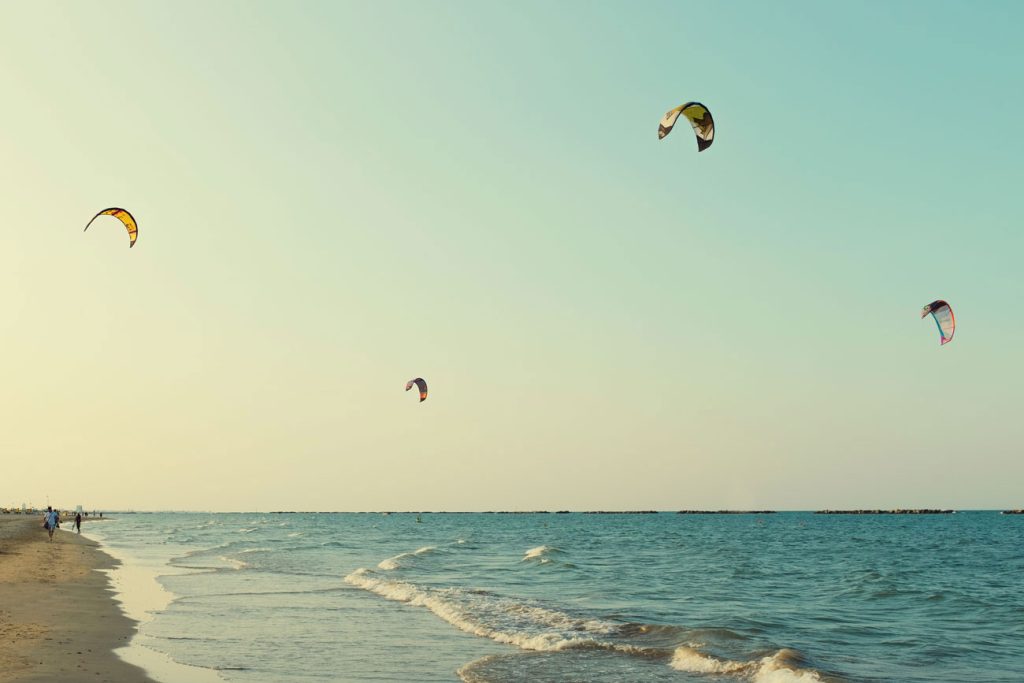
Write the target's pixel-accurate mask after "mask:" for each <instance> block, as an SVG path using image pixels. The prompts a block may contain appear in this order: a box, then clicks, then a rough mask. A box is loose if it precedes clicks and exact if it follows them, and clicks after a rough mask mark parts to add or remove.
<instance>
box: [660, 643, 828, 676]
mask: <svg viewBox="0 0 1024 683" xmlns="http://www.w3.org/2000/svg"><path fill="white" fill-rule="evenodd" d="M796 659H797V657H796V653H795V652H793V651H792V650H786V649H783V650H779V651H778V652H776V653H775V654H772V655H769V656H767V657H762V658H760V659H754V660H750V661H745V662H737V661H732V660H728V659H721V658H718V657H714V656H712V655H709V654H706V653H703V652H701V651H699V650H698V649H697V648H695V647H691V646H689V645H682V646H680V647H678V648H676V650H675V652H674V653H673V654H672V660H671V661H670V662H669V666H671V667H672V668H673V669H676V670H678V671H686V672H688V673H699V674H735V675H742V676H744V677H745V678H748V679H749V680H750V681H752V683H820V681H821V680H822V679H821V677H820V676H819V675H818V672H817V671H814V670H813V669H805V668H801V667H800V666H798V665H797V664H796V663H795V661H796Z"/></svg>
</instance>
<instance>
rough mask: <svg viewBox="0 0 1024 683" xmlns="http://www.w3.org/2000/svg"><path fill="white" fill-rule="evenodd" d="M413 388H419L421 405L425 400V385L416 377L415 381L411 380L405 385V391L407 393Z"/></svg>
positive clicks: (420, 378)
mask: <svg viewBox="0 0 1024 683" xmlns="http://www.w3.org/2000/svg"><path fill="white" fill-rule="evenodd" d="M414 386H417V387H419V388H420V403H423V402H424V401H426V400H427V383H426V382H425V381H423V378H422V377H417V378H416V379H411V380H409V381H408V382H406V383H405V390H406V391H409V390H410V389H412V388H413V387H414Z"/></svg>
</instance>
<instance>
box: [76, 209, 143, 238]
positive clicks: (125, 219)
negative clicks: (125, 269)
mask: <svg viewBox="0 0 1024 683" xmlns="http://www.w3.org/2000/svg"><path fill="white" fill-rule="evenodd" d="M100 216H113V217H114V218H116V219H117V220H119V221H121V223H122V224H123V225H124V227H125V229H127V230H128V239H130V240H131V244H129V245H128V247H129V248H131V247H134V246H135V238H136V237H138V236H139V225H138V223H136V222H135V217H134V216H132V215H131V214H130V213H128V210H127V209H118V208H116V207H114V208H111V209H103V210H102V211H100V212H99V213H98V214H96V215H95V216H93V217H92V220H90V221H89V222H88V223H86V224H85V229H86V230H88V229H89V226H90V225H92V221H94V220H96V219H97V218H99V217H100ZM83 232H84V231H83Z"/></svg>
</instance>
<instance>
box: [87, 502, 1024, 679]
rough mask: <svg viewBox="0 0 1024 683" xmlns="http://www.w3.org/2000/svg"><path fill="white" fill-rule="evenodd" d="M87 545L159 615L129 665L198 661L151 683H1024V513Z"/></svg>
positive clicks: (417, 530)
mask: <svg viewBox="0 0 1024 683" xmlns="http://www.w3.org/2000/svg"><path fill="white" fill-rule="evenodd" d="M86 531H87V534H89V535H91V536H93V537H94V538H97V539H99V540H100V541H101V542H102V543H103V544H104V545H105V546H106V547H107V548H108V549H109V550H110V551H111V552H112V553H114V554H115V555H116V556H117V557H119V558H120V559H122V561H123V562H124V564H123V566H122V568H121V569H120V570H118V571H119V572H120V574H119V575H118V576H117V577H115V578H116V579H117V583H118V586H119V589H120V590H121V592H122V599H123V600H124V601H125V606H126V608H127V609H128V611H129V613H130V614H132V616H135V617H136V618H140V619H144V621H143V623H142V624H141V625H140V635H139V636H138V637H137V638H136V641H134V642H133V645H132V646H131V647H130V648H128V650H126V651H125V656H126V658H128V659H129V660H130V661H133V660H132V657H133V656H134V657H136V660H138V661H142V662H144V661H152V658H150V659H148V660H147V658H146V657H144V656H143V657H139V654H140V652H142V651H144V652H149V653H150V654H155V653H159V654H158V655H157V656H158V657H160V658H162V659H163V660H165V661H166V662H167V663H169V664H174V663H177V665H181V667H180V668H179V669H178V670H177V671H173V670H172V671H171V672H170V673H167V672H166V671H165V672H163V673H161V671H160V670H158V669H157V667H151V668H152V669H153V671H154V673H156V674H157V675H158V676H162V677H163V680H165V681H168V683H171V682H173V683H185V682H186V681H189V680H195V681H215V680H225V681H237V682H239V683H271V682H274V683H311V682H313V681H417V682H419V681H424V682H426V681H460V680H461V681H467V682H473V683H483V682H494V683H499V682H503V681H536V682H543V681H551V682H555V681H558V682H563V681H581V682H595V683H601V682H605V681H608V682H610V681H665V682H669V681H715V682H724V681H753V682H756V683H785V682H791V681H798V682H801V683H807V682H813V681H922V682H924V681H928V682H934V681H956V682H964V681H991V682H997V681H1007V682H1009V681H1014V682H1019V681H1022V680H1024V516H1009V515H1000V514H998V513H995V512H960V513H957V514H954V515H935V516H905V515H898V516H897V515H885V516H830V515H815V514H811V513H779V514H774V515H756V514H751V515H710V516H709V515H701V516H697V515H677V514H672V513H661V514H652V515H590V514H580V513H574V514H422V515H420V516H417V515H416V514H415V513H412V514H410V513H405V514H389V515H385V514H379V513H363V514H197V513H159V514H157V513H154V514H123V515H118V519H117V520H116V521H112V522H107V523H102V524H88V525H86ZM146 577H148V579H147V578H146ZM154 577H158V578H157V581H158V582H159V586H158V585H157V583H156V582H154V581H153V579H154ZM147 580H148V581H149V583H150V588H149V589H146V588H145V586H144V585H143V584H145V582H146V581H147ZM152 589H156V590H155V591H154V590H152ZM147 596H148V597H147ZM154 596H155V597H154ZM133 612H134V613H133ZM133 651H134V655H133V654H132V652H133Z"/></svg>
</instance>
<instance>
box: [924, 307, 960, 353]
mask: <svg viewBox="0 0 1024 683" xmlns="http://www.w3.org/2000/svg"><path fill="white" fill-rule="evenodd" d="M929 313H931V314H932V318H934V319H935V324H936V325H938V326H939V334H940V335H941V341H940V342H939V346H942V345H943V344H945V343H946V342H950V341H953V332H954V331H956V318H954V317H953V309H952V308H950V307H949V304H947V303H946V302H945V301H943V300H942V299H936V300H935V301H933V302H931V303H930V304H928V305H927V306H925V307H924V308H923V309H921V317H922V318H923V317H925V316H926V315H928V314H929Z"/></svg>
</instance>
